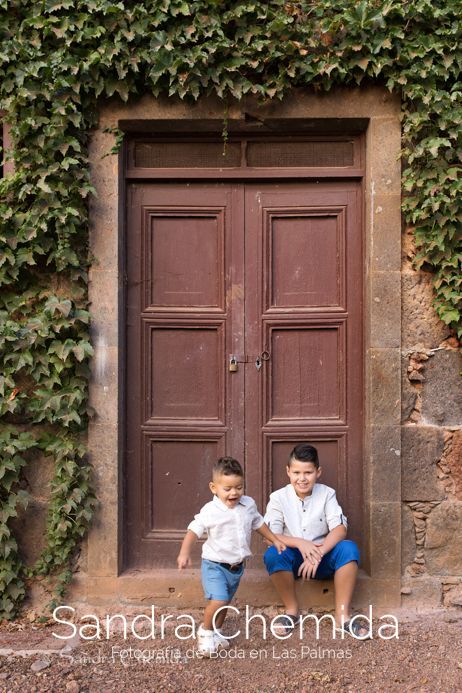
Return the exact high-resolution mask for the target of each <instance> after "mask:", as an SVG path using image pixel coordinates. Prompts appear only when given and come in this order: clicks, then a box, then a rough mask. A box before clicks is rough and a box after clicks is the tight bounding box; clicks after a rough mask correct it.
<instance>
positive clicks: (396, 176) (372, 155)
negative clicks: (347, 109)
mask: <svg viewBox="0 0 462 693" xmlns="http://www.w3.org/2000/svg"><path fill="white" fill-rule="evenodd" d="M367 146H368V158H369V160H370V161H371V172H370V178H371V182H373V183H374V188H375V191H376V192H377V193H398V194H399V193H401V157H400V152H401V124H400V121H399V120H398V119H397V118H372V119H371V121H370V125H369V129H368V133H367Z"/></svg>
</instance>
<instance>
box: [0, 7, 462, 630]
mask: <svg viewBox="0 0 462 693" xmlns="http://www.w3.org/2000/svg"><path fill="white" fill-rule="evenodd" d="M459 15H460V3H459V2H458V1H457V0H432V1H430V0H416V1H409V2H408V1H405V0H404V1H403V0H401V1H393V0H388V1H384V0H363V1H362V2H357V1H349V0H348V1H345V0H311V1H310V2H283V1H281V0H273V1H270V2H252V1H249V2H227V1H224V2H223V1H222V0H208V1H207V0H197V1H196V2H189V3H187V2H183V1H181V0H146V2H143V3H138V2H131V1H128V0H125V1H120V2H112V1H109V0H82V1H80V0H62V1H59V0H56V1H55V0H41V1H39V2H37V1H33V0H0V42H1V43H0V45H1V64H0V108H1V109H3V110H4V111H5V113H6V114H7V115H6V120H7V122H8V123H9V124H10V125H11V135H12V142H13V144H12V151H11V152H8V153H7V155H8V156H12V157H13V159H14V173H13V174H12V175H9V176H6V177H5V178H4V179H3V181H2V182H1V184H0V238H1V249H0V282H1V286H2V291H1V295H0V320H1V324H0V359H1V362H2V363H1V368H0V371H1V376H0V395H1V397H2V400H1V412H0V413H1V416H2V424H1V429H0V441H1V452H0V502H1V510H0V559H1V563H0V593H1V594H2V597H1V600H2V601H1V603H0V611H1V612H2V614H3V616H5V617H7V618H8V617H12V616H14V614H15V613H16V610H17V607H18V605H19V604H20V602H21V600H22V598H23V596H24V594H25V581H26V580H27V579H28V575H34V574H35V575H37V574H53V575H55V576H58V581H57V589H58V594H59V591H60V590H61V589H62V586H63V585H64V584H65V583H66V581H68V580H69V578H70V575H71V572H70V568H71V566H72V559H73V557H74V556H75V554H76V551H77V547H78V542H79V539H80V538H81V536H82V535H83V534H84V533H85V531H86V529H87V528H88V525H89V522H90V521H91V517H92V513H93V510H94V507H95V504H96V500H95V498H94V495H93V493H92V491H91V470H90V467H89V465H88V463H87V461H86V458H85V450H84V442H85V430H86V427H87V423H88V417H89V416H90V415H91V411H89V408H88V405H87V383H88V377H89V368H88V363H89V359H90V358H91V356H92V347H91V345H90V341H89V332H88V324H89V313H88V305H87V270H88V267H89V263H90V258H89V257H88V200H89V198H90V196H91V195H92V194H93V189H92V186H91V185H90V180H89V169H88V153H87V146H88V138H89V133H90V132H91V129H92V128H93V127H94V126H95V125H96V123H97V114H98V104H99V103H100V102H101V101H102V100H104V99H106V98H107V97H110V96H113V95H118V96H119V97H120V98H121V99H123V100H127V99H136V98H137V97H138V96H140V95H142V94H145V93H153V94H154V95H166V96H179V97H180V98H182V99H186V100H195V99H198V98H199V97H200V96H202V95H207V94H216V95H218V96H219V97H220V98H221V99H222V100H223V112H224V113H226V107H227V101H228V99H229V98H231V97H233V98H236V99H240V98H242V96H244V95H245V94H255V95H257V96H259V97H260V98H261V99H263V100H265V99H266V100H268V99H279V98H282V97H283V96H284V94H286V93H287V92H288V91H289V90H291V89H293V88H294V87H301V88H303V87H308V86H309V87H311V88H314V89H317V90H325V91H327V90H330V89H331V88H332V87H333V86H334V85H345V86H348V85H357V84H364V85H366V84H368V83H371V82H374V83H379V84H383V85H385V86H386V87H388V89H390V90H392V91H396V92H398V93H399V94H400V96H401V99H402V105H403V106H402V109H403V110H402V115H403V121H402V132H403V151H402V154H403V193H404V198H403V214H404V217H405V220H406V222H407V223H408V225H409V227H410V228H411V230H412V236H413V238H414V241H415V244H416V253H415V257H414V265H415V266H417V268H422V269H423V270H428V271H431V272H432V273H433V274H432V277H433V279H432V281H433V290H434V308H435V310H436V312H437V314H438V316H439V318H440V319H441V320H442V321H443V323H444V324H445V325H447V326H448V328H449V329H450V330H451V334H452V335H453V338H454V339H456V338H457V337H459V338H460V337H461V336H462V312H461V311H462V300H461V290H460V287H461V282H462V272H461V262H462V233H461V219H462V216H461V215H462V196H461V194H460V193H461V188H462V178H461V162H462V129H461V120H462V88H461V82H460V69H461V65H462V47H461V33H462V25H461V22H460V16H459ZM456 343H457V341H456ZM41 456H45V458H46V459H48V460H50V459H53V467H54V469H53V474H52V478H51V484H50V488H51V495H50V498H49V502H48V511H47V512H48V519H47V532H46V545H45V549H44V551H43V553H42V555H41V556H40V557H39V559H38V561H37V562H35V564H34V565H33V566H32V567H28V569H27V570H26V568H25V566H24V563H23V561H22V557H21V555H20V552H19V550H18V546H17V541H16V539H15V536H14V532H13V527H14V518H15V516H16V514H17V512H18V508H19V507H20V506H21V505H24V504H26V503H27V501H28V493H27V488H26V484H25V481H24V479H23V475H22V471H23V468H24V466H25V464H26V462H27V461H30V460H31V459H37V464H39V461H38V460H40V459H41Z"/></svg>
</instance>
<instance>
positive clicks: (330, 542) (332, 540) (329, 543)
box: [322, 525, 347, 554]
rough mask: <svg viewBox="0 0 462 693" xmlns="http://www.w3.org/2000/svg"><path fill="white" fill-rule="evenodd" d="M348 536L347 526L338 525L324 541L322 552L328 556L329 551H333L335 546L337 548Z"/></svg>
mask: <svg viewBox="0 0 462 693" xmlns="http://www.w3.org/2000/svg"><path fill="white" fill-rule="evenodd" d="M346 535H347V529H346V527H345V525H338V526H337V527H334V529H331V531H330V532H329V534H328V535H327V536H326V537H325V539H324V541H323V542H322V552H323V554H326V553H327V552H328V551H331V550H332V549H333V548H334V546H336V545H337V544H338V543H339V541H342V539H345V538H346Z"/></svg>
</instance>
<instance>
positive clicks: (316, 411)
mask: <svg viewBox="0 0 462 693" xmlns="http://www.w3.org/2000/svg"><path fill="white" fill-rule="evenodd" d="M360 193H361V188H360V185H359V184H357V183H355V182H346V181H345V182H344V181H342V182H338V183H331V182H325V183H316V184H290V185H289V184H282V183H281V184H272V185H271V184H266V185H264V184H260V185H259V184H252V185H248V186H246V207H245V210H246V239H247V240H246V287H247V292H246V335H247V344H246V348H247V351H248V353H251V354H259V353H260V354H261V353H264V354H265V356H269V358H268V360H263V362H262V366H261V368H260V369H259V370H257V369H256V368H255V367H253V368H252V367H249V369H248V372H247V378H246V398H247V407H246V412H247V413H246V450H247V453H248V462H247V480H248V489H249V493H250V494H251V495H254V496H255V497H256V499H257V500H258V502H259V503H261V505H262V506H264V504H265V503H266V500H267V498H268V495H269V493H270V492H271V491H272V490H274V489H275V488H278V487H279V486H281V485H284V484H285V483H287V481H286V479H287V477H286V474H285V466H286V463H287V455H288V454H289V452H290V450H291V449H292V448H293V446H294V445H295V444H297V443H299V442H302V441H310V442H312V443H313V444H315V445H317V446H318V448H319V452H320V460H321V465H322V467H323V481H324V482H325V483H326V484H328V485H332V486H333V487H335V488H336V490H337V492H338V495H339V498H341V499H342V502H343V503H344V506H345V507H344V510H345V512H346V513H347V514H348V515H349V520H350V527H351V533H350V536H353V537H355V538H356V539H358V538H359V537H360V536H361V524H362V502H361V499H362V449H363V432H362V429H363V396H362V392H363V389H362V233H361V194H360ZM252 287H253V289H252ZM257 563H258V561H257Z"/></svg>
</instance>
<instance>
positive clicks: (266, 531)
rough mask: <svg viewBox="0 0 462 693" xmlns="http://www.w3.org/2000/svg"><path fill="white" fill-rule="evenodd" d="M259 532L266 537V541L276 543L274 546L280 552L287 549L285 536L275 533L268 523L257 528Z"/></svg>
mask: <svg viewBox="0 0 462 693" xmlns="http://www.w3.org/2000/svg"><path fill="white" fill-rule="evenodd" d="M255 531H256V532H258V534H261V536H262V537H263V538H264V539H266V541H268V542H270V543H271V544H274V546H275V547H276V548H277V550H278V553H281V551H285V549H286V543H285V537H282V538H281V537H279V536H277V535H276V534H273V532H272V531H271V530H270V528H269V527H268V525H266V524H265V523H263V524H262V525H261V526H260V527H258V529H256V530H255Z"/></svg>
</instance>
